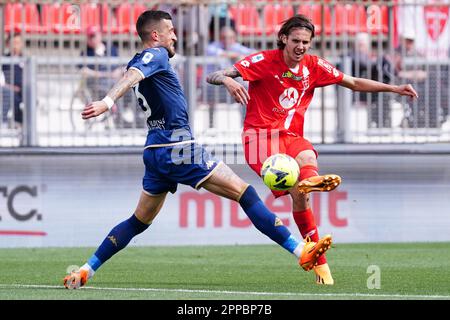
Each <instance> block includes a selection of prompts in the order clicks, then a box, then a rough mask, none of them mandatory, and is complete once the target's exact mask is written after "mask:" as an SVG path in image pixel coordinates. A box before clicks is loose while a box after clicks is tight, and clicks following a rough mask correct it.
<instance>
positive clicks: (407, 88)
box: [339, 74, 419, 98]
mask: <svg viewBox="0 0 450 320" xmlns="http://www.w3.org/2000/svg"><path fill="white" fill-rule="evenodd" d="M339 85H341V86H343V87H346V88H349V89H351V90H353V91H362V92H393V93H397V94H399V95H402V96H408V97H411V98H418V97H419V96H418V94H417V92H416V90H414V88H413V86H412V85H410V84H402V85H398V86H396V85H390V84H386V83H382V82H378V81H375V80H370V79H364V78H355V77H352V76H349V75H346V74H344V78H342V81H341V82H340V83H339Z"/></svg>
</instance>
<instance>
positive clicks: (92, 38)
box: [81, 26, 123, 96]
mask: <svg viewBox="0 0 450 320" xmlns="http://www.w3.org/2000/svg"><path fill="white" fill-rule="evenodd" d="M81 55H82V56H87V57H117V56H118V50H117V47H116V46H109V47H108V46H107V45H106V43H105V42H103V39H102V33H101V31H100V30H99V29H98V28H97V27H94V26H90V27H88V28H87V30H86V51H83V52H82V53H81ZM82 73H83V75H85V76H86V77H89V78H91V79H105V81H106V79H108V78H109V77H112V78H114V79H118V78H120V77H121V76H122V73H123V68H121V67H118V66H116V65H108V64H88V65H86V66H83V67H82ZM114 79H113V80H111V83H113V82H114V81H115V80H114ZM100 82H101V81H100ZM107 87H108V88H109V84H108V85H107ZM103 95H104V94H103ZM103 95H102V96H103Z"/></svg>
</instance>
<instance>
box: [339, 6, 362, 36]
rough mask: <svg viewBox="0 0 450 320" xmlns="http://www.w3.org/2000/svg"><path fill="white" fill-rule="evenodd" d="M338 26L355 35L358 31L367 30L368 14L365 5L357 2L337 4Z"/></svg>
mask: <svg viewBox="0 0 450 320" xmlns="http://www.w3.org/2000/svg"><path fill="white" fill-rule="evenodd" d="M335 12H336V15H335V17H336V26H339V27H340V28H342V31H343V32H345V33H347V34H351V35H355V34H357V33H358V32H367V24H366V23H367V14H366V10H365V8H364V6H362V5H356V4H353V5H352V4H337V5H336V7H335Z"/></svg>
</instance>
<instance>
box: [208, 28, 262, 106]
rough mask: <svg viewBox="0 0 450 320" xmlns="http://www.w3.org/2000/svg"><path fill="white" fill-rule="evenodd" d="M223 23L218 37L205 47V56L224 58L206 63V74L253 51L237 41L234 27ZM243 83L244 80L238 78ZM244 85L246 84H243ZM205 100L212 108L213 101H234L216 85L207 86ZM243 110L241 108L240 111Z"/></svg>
mask: <svg viewBox="0 0 450 320" xmlns="http://www.w3.org/2000/svg"><path fill="white" fill-rule="evenodd" d="M223 23H224V24H223V25H222V27H221V29H220V32H219V39H218V40H217V41H212V42H211V43H210V44H209V45H208V46H207V48H206V55H207V56H215V57H222V58H224V59H221V60H218V61H217V63H216V64H214V65H211V64H210V65H208V67H207V70H206V72H207V73H206V74H210V73H212V72H214V71H217V70H221V69H227V68H229V67H231V66H232V65H233V64H234V63H235V62H236V61H238V60H241V59H243V58H244V57H245V56H247V55H249V54H252V53H253V52H255V50H254V49H252V48H249V47H246V46H244V45H242V44H240V43H239V42H238V41H237V35H236V31H235V29H234V28H232V27H231V25H230V23H228V25H227V24H226V22H225V21H223ZM239 81H240V82H241V83H242V84H243V85H244V81H242V80H239ZM245 85H246V84H245ZM206 88H207V100H208V104H209V105H210V107H212V108H214V104H215V103H224V102H228V103H234V101H233V100H232V99H231V97H230V96H229V95H228V94H227V92H226V90H219V87H216V86H207V87H206ZM244 111H245V109H244V108H242V109H241V113H243V112H244Z"/></svg>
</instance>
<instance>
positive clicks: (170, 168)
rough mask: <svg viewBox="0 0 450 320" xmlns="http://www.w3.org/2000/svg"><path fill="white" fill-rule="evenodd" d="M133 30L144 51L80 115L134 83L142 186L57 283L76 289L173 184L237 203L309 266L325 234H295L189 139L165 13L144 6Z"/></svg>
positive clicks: (92, 112) (97, 110)
mask: <svg viewBox="0 0 450 320" xmlns="http://www.w3.org/2000/svg"><path fill="white" fill-rule="evenodd" d="M136 29H137V32H138V34H139V37H140V38H141V40H142V42H143V45H144V48H145V50H144V51H142V52H141V53H138V54H136V55H135V56H134V58H133V59H131V61H130V62H129V63H128V66H127V71H126V73H125V74H124V75H123V77H122V78H121V79H120V80H119V81H118V82H117V83H116V84H115V85H114V86H113V87H112V89H111V90H110V91H109V92H108V94H107V95H106V97H105V98H104V99H103V100H101V101H94V102H92V103H90V104H88V105H87V106H86V107H85V108H84V110H83V112H82V117H83V119H90V118H93V117H97V116H99V115H101V114H102V113H104V112H107V111H108V110H109V109H110V108H111V107H112V106H113V105H114V102H115V101H116V100H117V99H119V98H120V97H122V96H123V95H124V94H125V92H126V91H127V90H129V89H130V88H134V91H135V94H136V97H137V100H138V103H139V106H140V107H141V108H142V111H143V112H145V114H146V116H147V126H148V129H149V131H148V135H147V141H146V143H145V148H144V155H143V158H144V164H145V175H144V178H143V191H142V193H141V197H140V199H139V202H138V205H137V208H136V210H135V211H134V213H133V215H132V216H131V217H130V218H128V219H127V220H125V221H123V222H121V223H119V224H118V225H117V226H115V227H114V228H113V229H112V230H111V231H110V232H109V234H108V235H107V237H106V238H105V239H104V240H103V242H102V243H101V244H100V246H99V247H98V249H97V250H96V251H95V253H94V254H93V255H92V256H91V257H90V258H89V260H88V261H87V262H86V263H85V264H84V265H83V266H82V267H81V268H80V269H79V270H76V271H73V272H72V273H71V274H70V275H67V276H66V277H65V278H64V286H65V287H66V288H68V289H76V288H79V287H81V286H83V285H85V284H86V282H87V281H88V280H89V279H90V278H91V277H92V276H93V275H94V273H95V271H96V270H97V269H98V268H99V267H100V266H101V265H102V264H103V263H105V262H106V261H107V260H108V259H109V258H111V257H112V256H113V255H114V254H115V253H117V252H118V251H119V250H121V249H123V248H125V247H126V246H127V245H128V243H129V242H130V240H131V239H132V238H133V237H134V236H136V235H138V234H140V233H141V232H143V231H144V230H146V229H147V228H148V227H149V226H150V225H151V223H152V221H153V219H154V218H155V217H156V215H157V214H158V213H159V211H160V210H161V208H162V206H163V203H164V199H165V198H166V195H167V192H169V191H170V192H172V193H174V192H175V191H176V188H177V184H178V183H182V184H186V185H190V186H192V187H193V188H195V189H199V188H205V189H206V190H208V191H210V192H213V193H215V194H217V195H219V196H222V197H226V198H228V199H232V200H234V201H237V202H239V204H240V205H241V207H242V209H243V210H244V212H245V213H246V214H247V216H248V217H249V219H250V220H251V221H252V223H253V224H254V226H255V227H256V228H257V229H258V230H259V231H261V232H262V233H263V234H265V235H266V236H268V237H269V238H270V239H272V240H273V241H275V242H276V243H277V244H279V245H280V246H282V247H283V248H284V249H286V250H288V251H289V252H290V253H292V254H293V255H295V256H296V258H298V261H299V264H300V266H301V267H302V268H303V269H304V270H306V271H308V270H311V269H312V268H313V267H314V265H315V264H316V263H317V259H318V257H320V256H321V255H322V254H323V253H324V252H325V251H326V250H328V249H329V248H330V245H331V240H332V239H331V236H330V235H327V236H325V237H323V238H321V239H319V241H317V242H313V241H307V242H303V241H299V240H297V239H296V238H295V237H293V236H292V235H291V233H290V231H289V230H288V229H287V228H286V227H285V226H284V225H283V224H282V222H281V220H280V219H279V218H278V217H277V216H276V215H275V214H273V213H272V212H270V211H269V210H268V209H267V208H266V207H265V205H264V204H263V202H262V201H261V199H260V198H259V196H258V195H257V193H256V191H255V189H254V188H253V187H252V186H250V185H249V184H247V183H246V182H245V181H243V180H242V179H241V178H239V177H238V176H237V175H236V174H235V173H234V172H233V171H232V170H231V169H230V168H229V167H228V166H227V165H226V164H225V163H223V162H221V161H217V160H216V159H214V158H213V157H212V156H211V155H210V154H209V153H208V152H207V151H206V150H205V149H204V148H203V147H202V146H200V145H198V144H197V143H196V142H195V139H194V137H193V136H192V134H191V129H190V127H189V122H188V115H187V104H186V99H185V97H184V94H183V91H182V89H181V86H180V83H179V81H178V79H177V76H176V74H175V72H174V71H173V69H172V67H171V65H170V64H169V59H170V58H171V57H173V56H174V54H175V47H174V45H175V42H176V41H177V37H176V35H175V32H174V27H173V24H172V18H171V16H170V15H169V14H168V13H166V12H164V11H145V12H143V13H142V14H141V15H140V16H139V18H138V20H137V22H136Z"/></svg>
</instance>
